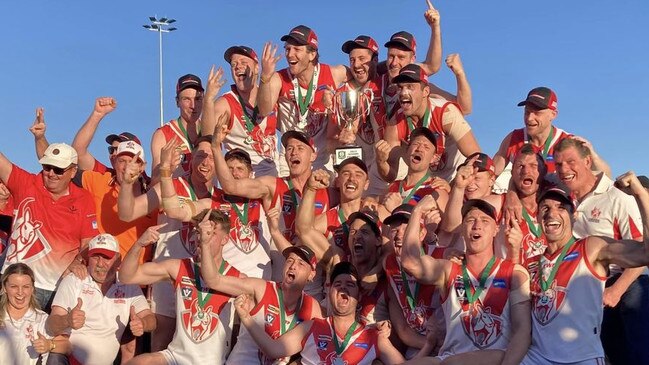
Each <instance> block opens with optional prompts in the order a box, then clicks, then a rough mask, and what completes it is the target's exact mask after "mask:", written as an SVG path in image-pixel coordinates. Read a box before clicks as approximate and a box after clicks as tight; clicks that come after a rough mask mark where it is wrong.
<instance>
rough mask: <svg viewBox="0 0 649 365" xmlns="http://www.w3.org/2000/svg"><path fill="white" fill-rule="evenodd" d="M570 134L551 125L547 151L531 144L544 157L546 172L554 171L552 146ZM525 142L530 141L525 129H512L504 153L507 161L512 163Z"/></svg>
mask: <svg viewBox="0 0 649 365" xmlns="http://www.w3.org/2000/svg"><path fill="white" fill-rule="evenodd" d="M570 136H571V134H569V133H567V132H566V131H564V130H563V129H560V128H556V127H554V126H553V127H552V130H551V131H550V136H549V137H550V141H549V143H550V144H549V145H548V149H547V151H546V150H545V146H535V145H532V147H534V152H537V153H540V154H541V155H542V156H543V158H544V159H545V166H546V167H547V168H548V174H551V173H553V172H555V166H554V156H553V154H554V146H556V145H557V143H559V141H561V140H562V139H564V138H567V137H570ZM527 143H530V141H529V138H528V136H527V129H525V128H521V129H514V130H513V131H512V134H511V138H510V139H509V146H508V147H507V152H506V155H505V158H506V159H507V161H509V162H510V163H514V159H515V158H516V155H517V154H518V151H520V150H521V148H523V146H524V145H525V144H527Z"/></svg>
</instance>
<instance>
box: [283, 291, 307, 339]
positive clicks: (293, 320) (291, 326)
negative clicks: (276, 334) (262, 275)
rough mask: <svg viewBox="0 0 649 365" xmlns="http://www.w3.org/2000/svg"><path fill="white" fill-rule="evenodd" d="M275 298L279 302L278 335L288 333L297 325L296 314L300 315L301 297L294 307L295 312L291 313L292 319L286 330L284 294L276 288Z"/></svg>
mask: <svg viewBox="0 0 649 365" xmlns="http://www.w3.org/2000/svg"><path fill="white" fill-rule="evenodd" d="M277 298H278V300H279V323H280V327H281V328H280V331H281V332H280V335H283V334H285V333H286V332H287V331H290V330H291V329H292V328H293V327H295V326H296V325H297V317H298V313H300V308H302V295H300V298H299V299H298V302H297V304H296V305H295V310H294V311H293V319H292V320H291V323H289V325H288V328H286V319H285V318H286V317H285V314H284V312H286V310H285V309H284V294H283V293H282V288H280V287H279V286H278V287H277Z"/></svg>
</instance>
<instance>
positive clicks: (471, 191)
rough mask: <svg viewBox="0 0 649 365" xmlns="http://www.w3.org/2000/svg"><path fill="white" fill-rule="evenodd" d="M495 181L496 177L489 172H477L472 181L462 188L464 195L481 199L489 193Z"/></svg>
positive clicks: (468, 197)
mask: <svg viewBox="0 0 649 365" xmlns="http://www.w3.org/2000/svg"><path fill="white" fill-rule="evenodd" d="M495 182H496V177H495V176H494V175H493V174H492V173H491V172H489V171H480V172H477V173H476V174H475V179H473V182H472V183H471V184H469V185H468V186H467V187H466V189H464V196H465V197H466V198H467V199H482V198H484V197H486V196H488V195H489V194H491V189H492V188H493V186H494V183H495Z"/></svg>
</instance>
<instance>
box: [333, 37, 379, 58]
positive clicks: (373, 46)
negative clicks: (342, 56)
mask: <svg viewBox="0 0 649 365" xmlns="http://www.w3.org/2000/svg"><path fill="white" fill-rule="evenodd" d="M356 48H364V49H369V50H370V51H372V53H374V54H377V55H378V54H379V45H378V43H376V41H375V40H374V38H372V37H370V36H368V35H359V36H358V37H356V39H354V40H350V41H347V42H345V43H343V46H342V50H343V52H345V53H347V54H349V53H351V51H352V50H354V49H356Z"/></svg>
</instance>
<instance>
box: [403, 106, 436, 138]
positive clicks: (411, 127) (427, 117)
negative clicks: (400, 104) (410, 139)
mask: <svg viewBox="0 0 649 365" xmlns="http://www.w3.org/2000/svg"><path fill="white" fill-rule="evenodd" d="M422 120H423V122H422V123H421V126H422V127H424V128H428V126H429V125H430V108H428V107H426V112H425V113H424V117H423V118H422ZM406 121H407V122H408V134H410V132H412V131H413V130H414V129H415V128H417V127H416V126H415V123H414V122H413V121H412V118H410V117H406Z"/></svg>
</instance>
